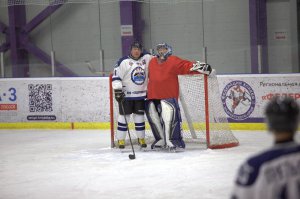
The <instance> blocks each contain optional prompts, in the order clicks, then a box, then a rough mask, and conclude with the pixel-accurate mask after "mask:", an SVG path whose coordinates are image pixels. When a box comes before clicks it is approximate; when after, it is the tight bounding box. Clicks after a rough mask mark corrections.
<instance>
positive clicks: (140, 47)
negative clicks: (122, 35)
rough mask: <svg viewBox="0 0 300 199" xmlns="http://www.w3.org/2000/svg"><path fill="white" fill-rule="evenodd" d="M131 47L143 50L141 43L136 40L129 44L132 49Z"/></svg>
mask: <svg viewBox="0 0 300 199" xmlns="http://www.w3.org/2000/svg"><path fill="white" fill-rule="evenodd" d="M132 48H139V49H140V50H141V51H143V45H142V44H141V43H140V42H138V41H135V42H133V43H132V44H131V46H130V50H132Z"/></svg>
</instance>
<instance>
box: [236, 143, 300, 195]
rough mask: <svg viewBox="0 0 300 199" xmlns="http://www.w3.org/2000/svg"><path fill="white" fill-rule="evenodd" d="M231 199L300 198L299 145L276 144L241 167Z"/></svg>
mask: <svg viewBox="0 0 300 199" xmlns="http://www.w3.org/2000/svg"><path fill="white" fill-rule="evenodd" d="M231 198H232V199H244V198H245V199H248V198H249V199H250V198H251V199H299V198H300V145H298V144H296V143H294V142H289V143H281V144H276V145H275V146H274V147H272V148H271V149H269V150H266V151H265V152H263V153H261V154H259V155H257V156H254V157H252V158H250V159H248V160H247V161H246V162H245V163H244V164H243V165H242V166H241V167H240V170H239V173H238V176H237V179H236V182H235V187H234V189H233V193H232V196H231Z"/></svg>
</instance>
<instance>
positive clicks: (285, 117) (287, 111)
mask: <svg viewBox="0 0 300 199" xmlns="http://www.w3.org/2000/svg"><path fill="white" fill-rule="evenodd" d="M265 115H266V119H267V124H268V128H269V130H270V131H272V132H274V133H284V132H289V133H294V132H296V131H297V128H298V123H299V105H298V104H297V102H296V101H295V100H294V99H292V98H290V97H284V98H282V97H281V98H280V97H274V98H273V99H272V100H271V101H270V102H269V103H268V105H267V106H266V109H265Z"/></svg>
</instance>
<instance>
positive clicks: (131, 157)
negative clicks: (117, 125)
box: [120, 101, 135, 160]
mask: <svg viewBox="0 0 300 199" xmlns="http://www.w3.org/2000/svg"><path fill="white" fill-rule="evenodd" d="M120 104H121V108H122V111H123V113H124V118H125V123H126V126H127V132H128V136H129V141H130V145H131V148H132V153H133V154H129V155H128V157H129V159H130V160H133V159H135V152H134V148H133V144H132V140H131V135H130V131H129V126H128V122H127V118H126V114H125V111H124V106H123V101H121V103H120Z"/></svg>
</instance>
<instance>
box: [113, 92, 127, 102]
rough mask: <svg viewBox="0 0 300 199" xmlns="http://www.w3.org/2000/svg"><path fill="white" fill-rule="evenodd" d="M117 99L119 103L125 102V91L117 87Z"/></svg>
mask: <svg viewBox="0 0 300 199" xmlns="http://www.w3.org/2000/svg"><path fill="white" fill-rule="evenodd" d="M115 99H116V100H117V102H119V103H121V102H123V101H124V99H125V93H124V92H123V91H122V90H120V89H115Z"/></svg>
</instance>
